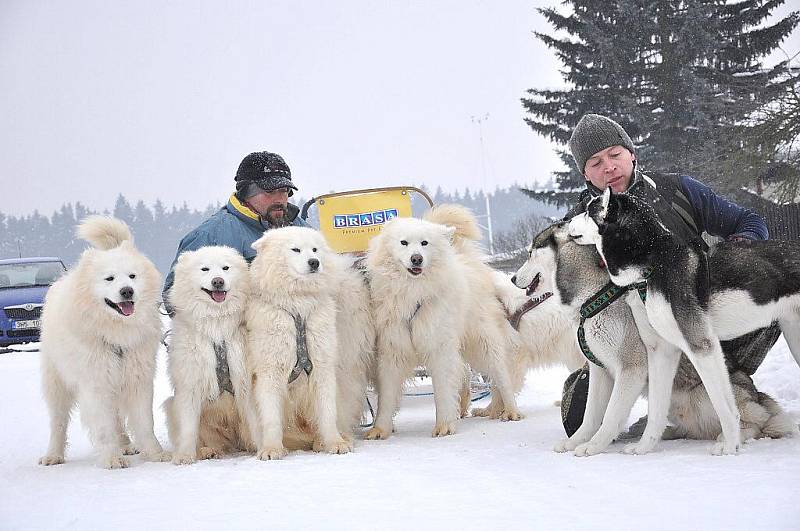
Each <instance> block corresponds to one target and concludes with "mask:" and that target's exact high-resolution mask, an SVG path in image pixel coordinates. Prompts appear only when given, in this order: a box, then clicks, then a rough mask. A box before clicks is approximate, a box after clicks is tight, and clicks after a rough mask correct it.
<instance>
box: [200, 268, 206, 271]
mask: <svg viewBox="0 0 800 531" xmlns="http://www.w3.org/2000/svg"><path fill="white" fill-rule="evenodd" d="M200 271H208V268H207V267H203V268H201V269H200Z"/></svg>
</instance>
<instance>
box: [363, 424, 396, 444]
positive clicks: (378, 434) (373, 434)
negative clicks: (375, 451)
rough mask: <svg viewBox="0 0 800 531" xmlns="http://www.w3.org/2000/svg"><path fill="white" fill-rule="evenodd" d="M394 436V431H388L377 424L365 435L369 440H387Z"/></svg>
mask: <svg viewBox="0 0 800 531" xmlns="http://www.w3.org/2000/svg"><path fill="white" fill-rule="evenodd" d="M391 436H392V432H390V431H386V430H384V429H382V428H379V427H377V426H373V427H371V428H370V429H369V431H368V432H367V433H366V434H365V435H364V438H365V439H367V440H368V441H378V440H386V439H388V438H389V437H391Z"/></svg>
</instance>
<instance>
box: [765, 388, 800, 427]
mask: <svg viewBox="0 0 800 531" xmlns="http://www.w3.org/2000/svg"><path fill="white" fill-rule="evenodd" d="M758 403H759V404H760V405H761V406H762V407H763V408H764V409H766V410H767V412H768V413H769V415H770V416H769V419H768V420H767V422H766V423H765V424H764V427H763V428H761V433H763V434H764V435H766V436H767V437H771V438H773V439H780V438H781V437H786V436H791V435H797V433H798V429H797V424H795V423H794V420H793V419H792V417H790V416H789V415H788V414H787V413H786V412H785V411H784V410H783V408H781V406H780V405H779V404H778V403H777V402H775V400H773V399H772V397H771V396H769V395H768V394H766V393H761V392H759V393H758Z"/></svg>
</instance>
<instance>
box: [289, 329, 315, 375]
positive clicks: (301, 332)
mask: <svg viewBox="0 0 800 531" xmlns="http://www.w3.org/2000/svg"><path fill="white" fill-rule="evenodd" d="M292 318H293V319H294V328H295V332H296V343H297V361H296V362H295V364H294V369H292V372H291V373H290V374H289V383H292V382H293V381H295V380H296V379H297V377H298V376H300V373H301V372H305V373H306V375H307V376H311V371H312V370H313V369H314V364H313V363H311V358H310V357H309V355H308V343H306V322H305V320H304V319H303V318H302V317H300V316H299V315H294V314H292Z"/></svg>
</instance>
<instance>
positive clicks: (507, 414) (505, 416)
mask: <svg viewBox="0 0 800 531" xmlns="http://www.w3.org/2000/svg"><path fill="white" fill-rule="evenodd" d="M524 418H525V416H524V415H523V414H522V413H520V412H519V410H517V409H511V410H505V411H503V413H501V414H500V420H502V421H503V422H506V421H509V420H522V419H524Z"/></svg>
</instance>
